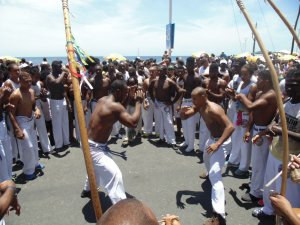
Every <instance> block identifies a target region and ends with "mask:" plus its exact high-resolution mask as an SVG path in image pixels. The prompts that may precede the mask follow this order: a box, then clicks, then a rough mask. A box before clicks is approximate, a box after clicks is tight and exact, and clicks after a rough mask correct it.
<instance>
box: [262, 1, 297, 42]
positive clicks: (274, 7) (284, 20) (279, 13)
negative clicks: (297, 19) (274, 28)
mask: <svg viewBox="0 0 300 225" xmlns="http://www.w3.org/2000/svg"><path fill="white" fill-rule="evenodd" d="M267 1H268V2H269V4H270V5H271V6H272V8H273V9H274V10H275V12H276V13H277V14H278V16H279V17H280V18H281V19H282V21H283V22H284V23H285V25H286V26H287V28H288V29H289V30H290V32H291V34H292V35H293V37H294V40H295V41H296V43H297V45H298V48H300V40H299V37H298V35H297V33H296V31H295V30H294V28H293V27H292V25H291V24H290V23H289V21H288V20H287V19H286V18H285V16H284V15H283V14H282V12H281V11H280V10H279V9H278V7H277V6H276V5H275V4H274V2H273V1H272V0H267Z"/></svg>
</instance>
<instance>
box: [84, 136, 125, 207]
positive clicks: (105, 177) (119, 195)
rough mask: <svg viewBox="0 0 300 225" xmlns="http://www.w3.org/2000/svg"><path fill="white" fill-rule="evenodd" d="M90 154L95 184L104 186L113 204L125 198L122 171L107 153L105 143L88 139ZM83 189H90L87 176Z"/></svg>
mask: <svg viewBox="0 0 300 225" xmlns="http://www.w3.org/2000/svg"><path fill="white" fill-rule="evenodd" d="M89 145H90V151H91V156H92V160H93V164H94V170H95V176H96V184H97V186H101V187H103V188H105V190H106V191H107V193H108V196H109V198H110V199H111V201H112V203H113V204H116V203H117V202H118V201H120V200H122V199H126V194H125V189H124V184H123V178H122V173H121V171H120V169H119V167H118V166H117V164H116V163H115V162H114V161H113V159H112V157H111V155H110V154H109V152H108V150H109V148H108V146H107V144H101V143H96V142H93V141H91V140H89ZM84 190H86V191H89V190H90V184H89V181H88V177H87V178H86V181H85V185H84Z"/></svg>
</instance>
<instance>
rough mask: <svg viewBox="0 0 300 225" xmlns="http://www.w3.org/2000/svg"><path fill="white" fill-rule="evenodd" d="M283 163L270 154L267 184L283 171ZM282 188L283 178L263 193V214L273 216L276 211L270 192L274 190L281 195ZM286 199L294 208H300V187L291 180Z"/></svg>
mask: <svg viewBox="0 0 300 225" xmlns="http://www.w3.org/2000/svg"><path fill="white" fill-rule="evenodd" d="M281 166H282V162H281V161H280V160H278V159H277V158H275V157H274V156H273V155H272V153H271V152H270V154H269V156H268V161H267V167H266V173H265V178H264V183H265V184H266V183H267V182H269V181H270V180H271V179H272V178H274V177H275V176H276V175H277V173H278V172H279V171H280V170H281ZM280 188H281V176H280V177H279V178H278V179H277V180H276V181H275V182H274V183H273V184H272V185H271V186H270V187H269V188H266V189H265V191H264V192H263V200H264V207H263V212H264V213H265V214H267V215H273V214H274V209H273V207H272V204H271V201H270V199H269V196H270V192H269V191H270V190H274V191H276V192H277V193H280ZM286 198H287V199H288V200H289V201H290V203H291V205H292V207H293V208H300V185H299V184H297V183H294V182H292V181H291V179H290V178H288V179H287V186H286Z"/></svg>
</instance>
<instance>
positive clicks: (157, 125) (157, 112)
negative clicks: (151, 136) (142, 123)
mask: <svg viewBox="0 0 300 225" xmlns="http://www.w3.org/2000/svg"><path fill="white" fill-rule="evenodd" d="M153 104H154V121H155V134H159V132H160V120H161V118H160V109H159V107H158V105H157V104H155V103H153Z"/></svg>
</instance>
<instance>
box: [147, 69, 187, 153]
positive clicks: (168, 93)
mask: <svg viewBox="0 0 300 225" xmlns="http://www.w3.org/2000/svg"><path fill="white" fill-rule="evenodd" d="M174 92H175V94H176V95H175V97H174V99H173V100H171V99H172V95H173V94H174ZM182 92H183V89H181V88H180V87H179V86H178V85H177V84H176V83H175V82H174V81H173V80H171V79H170V78H168V77H167V67H166V66H161V67H160V73H159V77H157V78H155V80H153V81H152V82H151V84H150V87H149V94H150V96H151V99H152V101H153V102H154V104H155V107H156V108H157V109H158V112H159V116H160V119H159V121H160V122H161V123H160V129H159V136H160V140H159V141H158V143H157V144H164V143H165V142H164V137H166V142H167V144H168V145H171V146H172V148H173V149H174V150H177V149H178V148H177V146H176V141H175V132H174V126H173V113H172V110H173V109H172V108H173V104H174V103H175V102H176V101H177V100H178V99H179V97H180V95H181V94H182Z"/></svg>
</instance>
